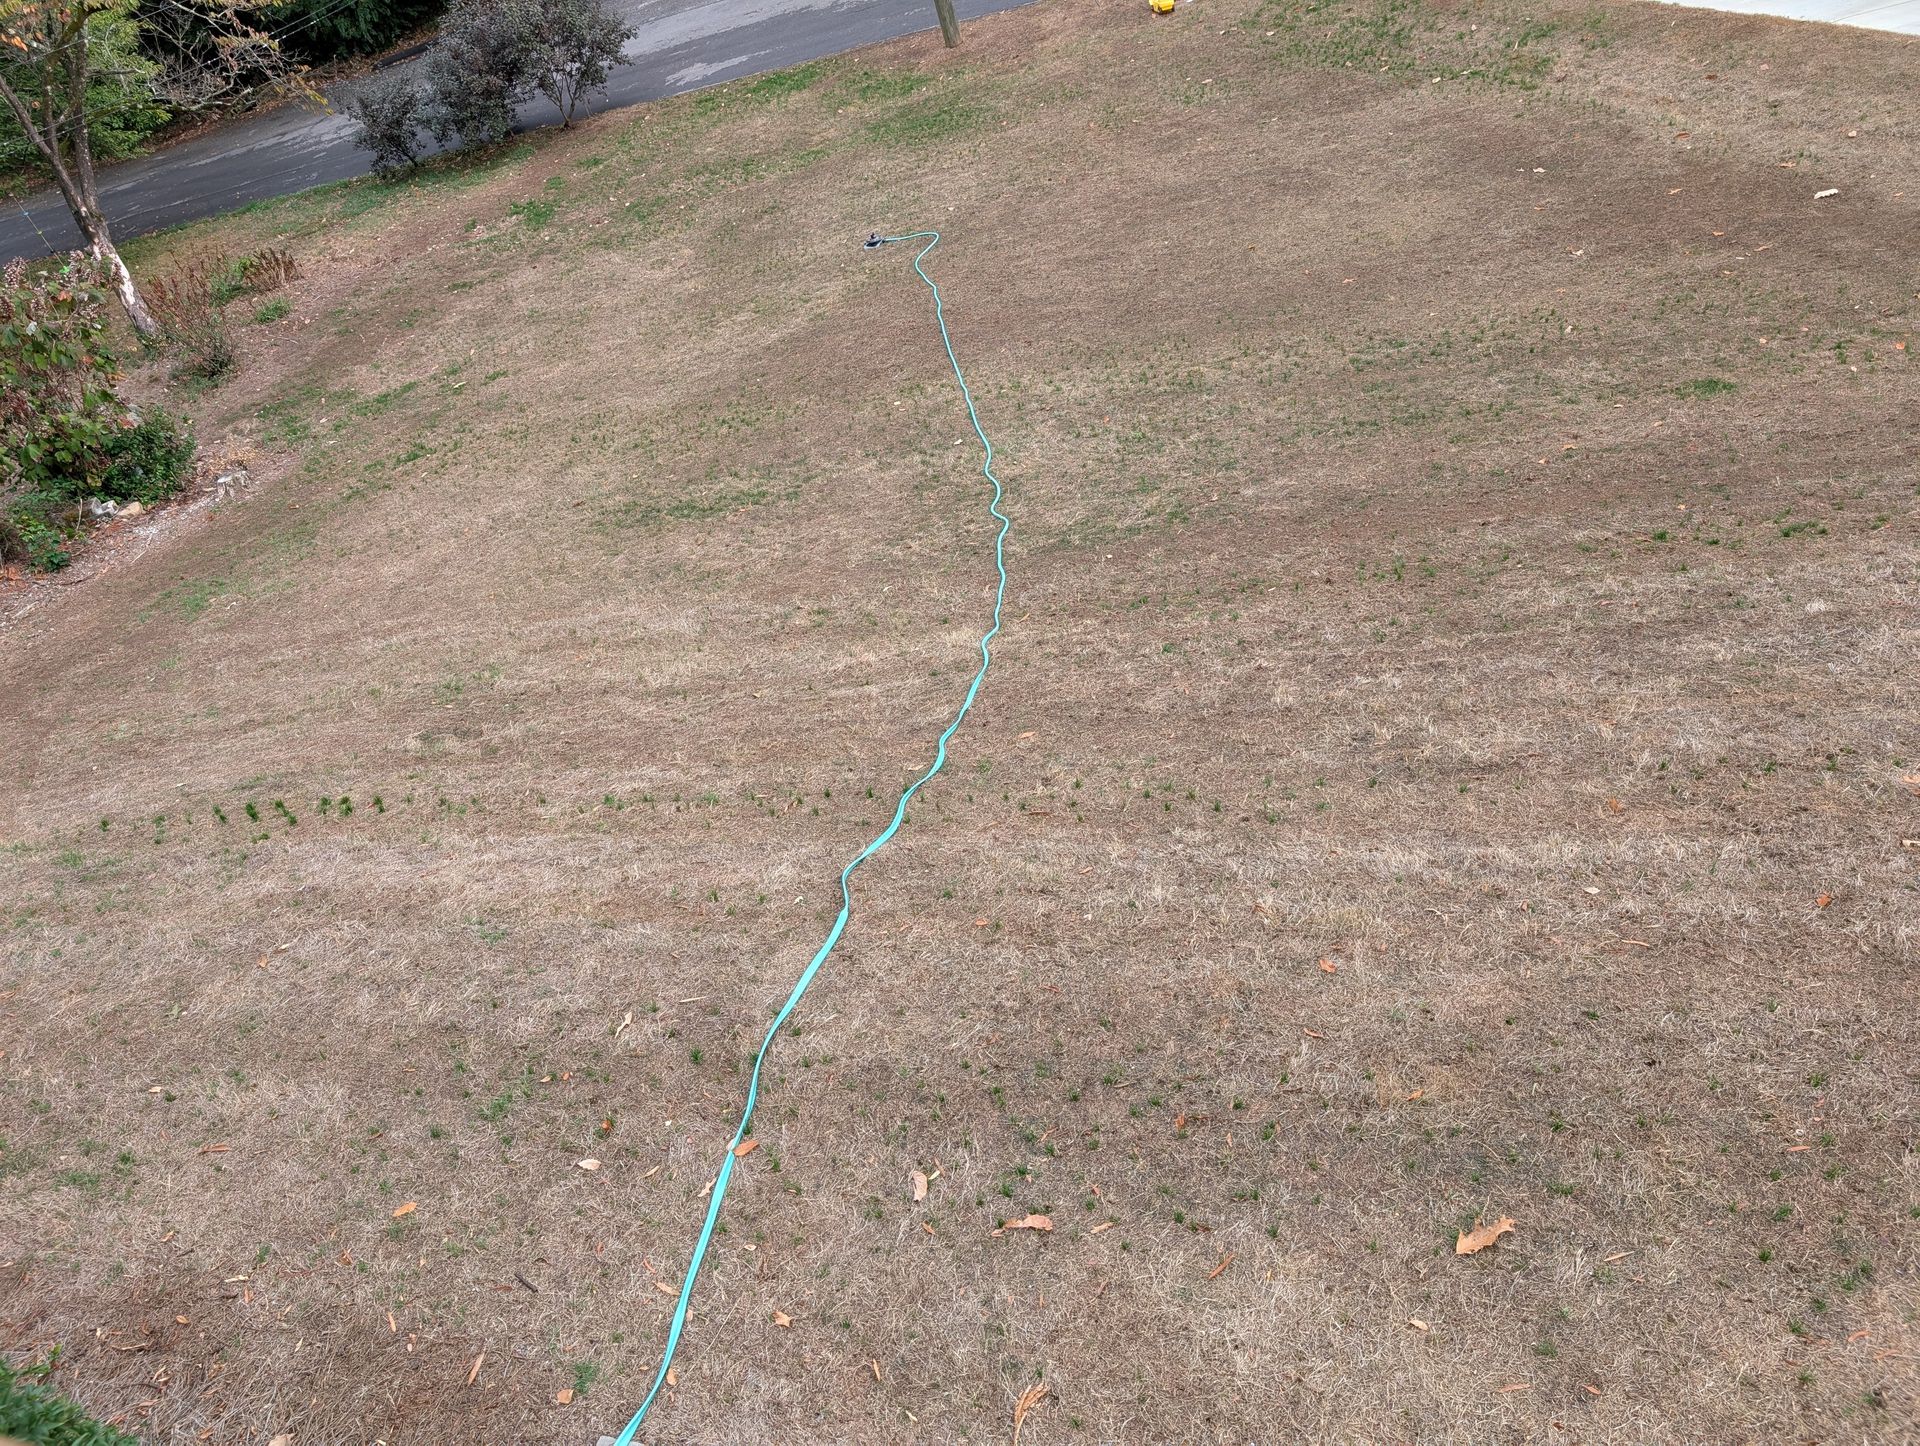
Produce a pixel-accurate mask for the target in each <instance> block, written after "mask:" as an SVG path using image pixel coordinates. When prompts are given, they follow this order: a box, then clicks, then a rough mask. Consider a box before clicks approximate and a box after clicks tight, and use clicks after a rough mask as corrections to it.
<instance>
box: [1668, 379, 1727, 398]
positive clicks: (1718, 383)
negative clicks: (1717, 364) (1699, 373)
mask: <svg viewBox="0 0 1920 1446" xmlns="http://www.w3.org/2000/svg"><path fill="white" fill-rule="evenodd" d="M1676 390H1677V391H1678V392H1679V394H1680V395H1681V396H1683V397H1700V398H1705V397H1724V396H1726V395H1727V394H1728V393H1729V392H1737V391H1739V390H1740V388H1739V386H1738V384H1737V383H1734V382H1730V381H1728V380H1727V379H1726V378H1725V377H1695V378H1694V379H1693V380H1692V381H1690V382H1687V383H1685V384H1684V385H1682V386H1680V387H1678V388H1676Z"/></svg>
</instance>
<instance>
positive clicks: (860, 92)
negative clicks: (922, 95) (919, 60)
mask: <svg viewBox="0 0 1920 1446" xmlns="http://www.w3.org/2000/svg"><path fill="white" fill-rule="evenodd" d="M932 84H933V81H932V79H931V77H929V76H925V75H922V74H921V73H920V72H919V71H917V70H863V71H860V72H858V73H857V74H855V75H852V76H850V77H848V80H847V85H848V88H849V89H851V90H852V91H853V94H854V97H855V98H856V99H858V100H905V99H906V98H907V97H908V96H910V95H912V94H914V93H915V92H916V91H921V90H925V89H926V88H927V87H928V86H930V85H932Z"/></svg>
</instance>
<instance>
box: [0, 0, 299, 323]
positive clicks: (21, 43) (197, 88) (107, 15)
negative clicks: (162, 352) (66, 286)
mask: <svg viewBox="0 0 1920 1446" xmlns="http://www.w3.org/2000/svg"><path fill="white" fill-rule="evenodd" d="M143 3H145V4H146V5H147V6H148V9H146V10H142V8H141V6H142V4H143ZM247 15H248V10H247V8H246V7H245V5H244V4H243V3H242V0H0V103H4V105H5V107H6V110H7V112H8V114H10V115H11V116H12V117H13V120H14V122H15V124H17V125H18V126H19V127H20V131H21V133H22V134H23V135H24V136H25V137H26V138H27V140H28V142H29V143H30V144H31V145H32V146H33V149H34V151H35V153H36V154H37V155H38V156H39V158H40V160H41V162H42V163H43V164H44V165H45V166H46V168H47V170H48V171H49V172H50V173H51V174H52V177H53V184H54V186H55V188H56V189H57V190H58V191H59V192H60V197H61V199H62V200H64V201H65V202H66V203H67V209H68V210H69V211H71V212H72V213H73V220H74V224H75V225H76V226H78V227H79V228H80V234H81V235H82V236H84V237H85V238H86V240H87V249H88V250H89V251H90V252H91V253H92V254H93V257H94V259H95V260H97V261H98V262H99V263H100V264H101V266H102V268H103V269H104V270H105V271H106V273H107V275H108V277H109V278H110V280H111V281H112V284H113V288H114V290H115V291H116V292H117V293H118V294H119V297H120V302H121V305H122V306H124V307H125V308H126V312H127V316H128V318H129V319H130V320H131V321H132V322H133V326H134V330H136V331H137V332H139V333H140V335H141V336H142V337H145V338H151V337H154V336H155V335H157V331H158V329H157V327H156V326H155V324H154V320H153V316H152V315H151V313H149V312H148V310H147V306H146V303H145V301H143V300H142V299H141V296H140V290H139V288H138V287H137V286H135V285H134V281H133V275H132V273H131V272H129V271H128V270H127V264H126V262H124V261H122V260H121V259H120V252H119V249H118V248H117V247H116V246H115V245H114V243H113V231H112V228H111V226H110V225H109V224H108V222H107V217H106V213H105V212H104V211H103V210H102V209H101V206H100V188H99V184H98V182H97V180H96V178H95V175H94V159H95V154H96V139H97V137H98V135H99V134H100V133H101V132H102V130H103V128H104V127H106V126H107V125H109V124H110V123H111V122H112V120H113V119H114V116H113V114H112V111H113V109H114V108H113V105H112V104H111V103H110V102H104V103H103V100H102V92H101V89H100V87H99V85H98V84H97V82H99V81H101V80H103V79H113V78H115V77H116V76H124V75H127V74H129V73H131V72H130V70H129V63H130V62H129V54H128V51H129V47H128V45H127V43H126V37H128V36H129V35H131V34H135V33H137V31H138V29H139V28H140V27H149V28H151V29H154V30H156V31H158V32H159V33H160V34H161V36H162V37H163V40H164V43H163V44H162V45H161V46H160V47H159V49H160V50H161V53H162V54H164V55H165V56H166V59H165V60H163V61H161V62H160V63H158V64H157V65H155V66H154V67H153V68H152V69H151V70H150V71H148V72H146V75H145V79H146V81H147V83H148V84H150V85H151V87H152V93H153V96H154V98H155V100H156V101H157V102H158V103H159V104H161V105H163V106H164V107H165V108H167V109H169V110H172V111H192V110H203V109H206V108H208V107H210V106H212V105H214V104H216V103H218V102H220V101H222V100H225V99H227V98H229V97H230V96H232V95H233V94H234V93H236V92H237V91H239V90H242V89H244V88H246V87H248V86H251V85H255V84H259V83H261V82H262V81H265V82H267V83H279V82H288V81H292V82H294V83H296V84H297V83H298V76H297V73H296V72H295V71H294V70H292V69H291V68H290V67H289V66H287V65H286V64H285V62H284V61H283V60H282V59H281V56H280V49H279V46H278V45H277V44H276V43H275V42H274V40H273V38H272V37H271V36H269V35H267V34H266V33H265V32H263V31H261V30H259V29H257V28H256V27H254V26H253V25H252V24H250V23H249V21H248V19H247Z"/></svg>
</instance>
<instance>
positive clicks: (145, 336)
mask: <svg viewBox="0 0 1920 1446" xmlns="http://www.w3.org/2000/svg"><path fill="white" fill-rule="evenodd" d="M90 241H91V247H90V249H91V250H92V252H93V259H94V260H95V261H98V262H101V263H102V264H103V265H105V266H106V268H107V271H108V273H109V274H111V275H112V277H113V286H114V290H115V291H117V292H119V293H120V304H121V305H122V306H124V307H125V308H126V309H127V319H128V320H129V321H131V322H132V323H133V329H134V330H135V331H136V332H138V333H139V334H140V338H141V340H143V341H151V340H153V339H155V338H157V337H158V336H159V335H160V325H159V323H158V322H156V321H155V320H154V319H153V313H152V312H151V311H148V310H147V303H146V299H145V298H144V297H142V296H141V295H140V289H139V288H138V287H137V286H135V285H134V284H133V273H132V272H130V271H128V270H127V263H126V262H124V261H122V260H121V259H120V252H119V250H118V249H117V248H116V247H115V246H114V244H113V242H112V241H110V240H109V239H107V237H105V236H103V235H96V236H93V237H91V238H90Z"/></svg>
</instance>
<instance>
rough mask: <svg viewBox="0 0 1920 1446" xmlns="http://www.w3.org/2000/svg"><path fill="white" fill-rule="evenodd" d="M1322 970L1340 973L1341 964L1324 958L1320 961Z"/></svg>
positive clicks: (1322, 971)
mask: <svg viewBox="0 0 1920 1446" xmlns="http://www.w3.org/2000/svg"><path fill="white" fill-rule="evenodd" d="M1320 972H1321V973H1322V974H1338V973H1339V972H1340V966H1339V965H1338V964H1336V963H1334V962H1333V960H1331V959H1322V960H1321V961H1320Z"/></svg>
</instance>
